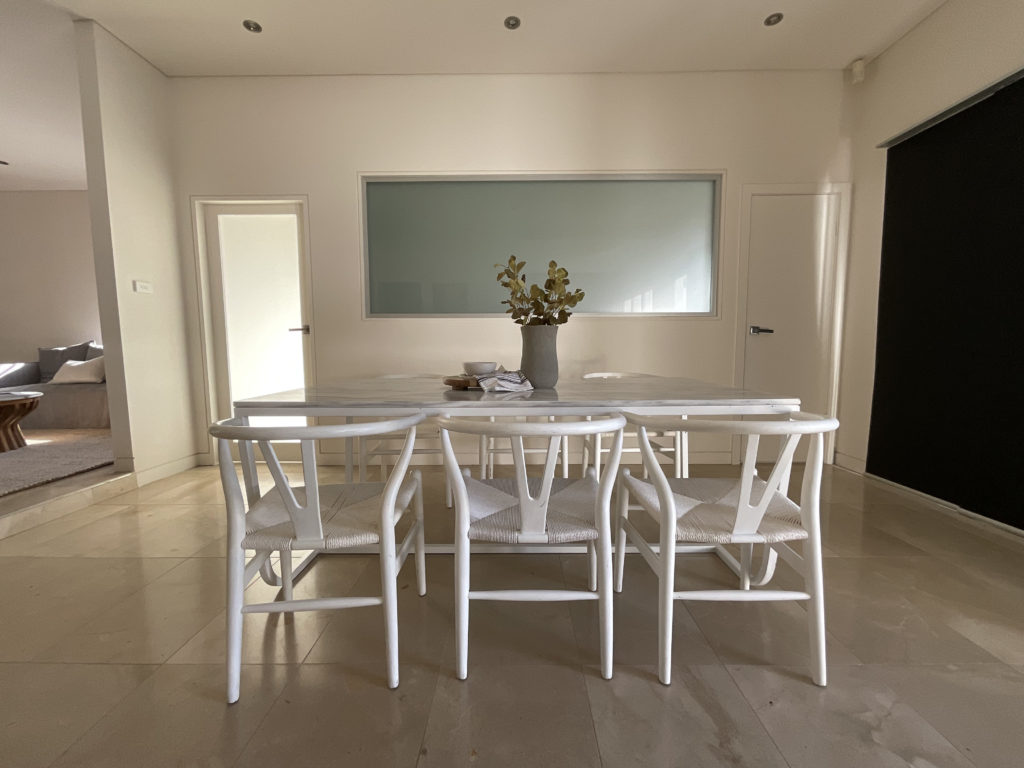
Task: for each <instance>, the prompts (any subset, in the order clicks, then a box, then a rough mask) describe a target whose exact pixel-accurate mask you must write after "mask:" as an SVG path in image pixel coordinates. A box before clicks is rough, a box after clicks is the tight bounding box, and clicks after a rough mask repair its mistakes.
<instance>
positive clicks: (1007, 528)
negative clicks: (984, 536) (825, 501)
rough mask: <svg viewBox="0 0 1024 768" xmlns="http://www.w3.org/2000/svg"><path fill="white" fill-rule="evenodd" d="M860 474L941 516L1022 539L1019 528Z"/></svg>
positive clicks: (910, 489) (902, 486) (888, 481)
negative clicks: (962, 519)
mask: <svg viewBox="0 0 1024 768" xmlns="http://www.w3.org/2000/svg"><path fill="white" fill-rule="evenodd" d="M862 474H863V475H864V477H866V478H867V479H869V480H872V481H873V482H875V483H877V484H879V485H881V486H883V487H885V488H888V489H890V490H893V491H896V492H897V493H901V494H903V495H904V496H910V497H912V498H914V499H918V500H919V501H920V500H923V501H927V502H930V503H931V504H933V505H934V506H935V507H937V509H936V511H937V512H939V513H941V514H944V515H949V516H951V517H965V518H967V519H968V520H970V521H971V522H972V523H973V524H975V525H977V526H979V527H986V528H995V529H997V530H999V531H1001V532H1003V533H1004V534H1007V535H1010V536H1014V537H1016V538H1024V530H1021V529H1020V528H1015V527H1014V526H1012V525H1007V524H1006V523H1001V522H999V521H998V520H993V519H992V518H991V517H985V516H984V515H979V514H978V513H977V512H971V511H970V510H967V509H964V508H963V507H960V506H957V505H956V504H954V503H953V502H951V501H945V500H944V499H939V498H936V497H935V496H929V495H928V494H927V493H923V492H921V491H916V490H914V489H913V488H908V487H907V486H905V485H900V484H899V483H894V482H893V481H892V480H886V479H885V478H884V477H878V476H877V475H872V474H870V473H868V472H863V473H862Z"/></svg>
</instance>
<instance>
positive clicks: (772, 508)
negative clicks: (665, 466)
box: [622, 474, 807, 544]
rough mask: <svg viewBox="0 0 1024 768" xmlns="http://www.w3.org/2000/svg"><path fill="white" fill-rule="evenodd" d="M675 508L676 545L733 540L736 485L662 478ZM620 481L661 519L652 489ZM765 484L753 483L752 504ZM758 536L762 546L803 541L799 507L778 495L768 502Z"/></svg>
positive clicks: (736, 482) (638, 481)
mask: <svg viewBox="0 0 1024 768" xmlns="http://www.w3.org/2000/svg"><path fill="white" fill-rule="evenodd" d="M666 479H667V480H668V484H669V487H670V488H671V489H672V495H673V496H674V497H675V504H676V541H691V542H696V543H701V544H728V543H730V542H731V541H732V540H733V528H734V525H735V522H736V505H737V504H738V503H739V499H740V481H739V480H730V479H717V478H715V479H712V478H683V479H679V478H666ZM622 480H623V482H624V483H625V485H626V487H627V488H629V490H630V492H631V493H632V494H633V495H634V496H635V497H636V499H637V500H638V501H639V502H640V505H641V506H642V507H643V508H644V509H645V510H647V512H648V513H650V515H651V516H652V517H653V518H654V519H655V520H660V519H661V503H660V501H659V499H658V492H657V490H655V488H654V486H653V485H652V484H651V483H649V482H647V481H645V480H641V479H639V478H636V477H633V476H632V475H625V474H624V475H623V476H622ZM764 489H765V482H764V480H761V479H760V478H757V477H755V478H754V479H753V487H752V490H751V497H752V499H751V501H752V503H756V502H759V501H760V499H761V495H762V494H763V493H764ZM757 532H758V534H759V535H760V537H761V538H762V540H763V541H764V542H765V543H768V544H771V543H774V542H778V541H795V540H798V539H806V538H807V531H806V530H804V528H803V527H802V525H801V522H800V507H798V506H797V505H796V504H794V503H793V502H792V501H791V500H790V499H789V498H788V497H786V496H783V495H782V494H781V493H778V492H776V493H774V494H773V495H772V499H771V501H769V502H768V509H767V510H766V511H765V514H764V517H763V518H762V519H761V524H760V526H759V527H758V529H757Z"/></svg>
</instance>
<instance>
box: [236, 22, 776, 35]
mask: <svg viewBox="0 0 1024 768" xmlns="http://www.w3.org/2000/svg"><path fill="white" fill-rule="evenodd" d="M765 23H767V22H765ZM242 26H243V27H245V28H246V29H248V30H249V31H250V32H262V31H263V27H261V26H260V25H259V23H258V22H255V21H253V20H252V19H246V20H245V21H243V22H242Z"/></svg>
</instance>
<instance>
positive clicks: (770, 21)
mask: <svg viewBox="0 0 1024 768" xmlns="http://www.w3.org/2000/svg"><path fill="white" fill-rule="evenodd" d="M782 19H783V16H782V14H781V13H773V14H771V15H770V16H769V17H768V18H767V19H765V20H764V25H765V26H766V27H774V26H775V25H776V24H778V23H779V22H780V21H782Z"/></svg>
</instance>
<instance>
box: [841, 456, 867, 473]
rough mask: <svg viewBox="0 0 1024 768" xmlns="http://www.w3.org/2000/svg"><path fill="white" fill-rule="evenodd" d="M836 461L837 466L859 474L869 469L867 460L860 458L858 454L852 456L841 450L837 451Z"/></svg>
mask: <svg viewBox="0 0 1024 768" xmlns="http://www.w3.org/2000/svg"><path fill="white" fill-rule="evenodd" d="M834 463H835V465H836V466H837V467H841V468H843V469H848V470H850V471H851V472H856V473H857V474H858V475H863V474H864V472H865V470H866V469H867V462H866V461H864V459H858V458H857V457H856V456H850V455H849V454H846V453H840V452H839V451H836V455H835V459H834Z"/></svg>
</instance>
